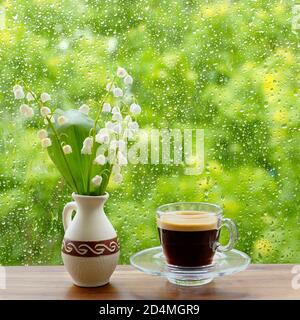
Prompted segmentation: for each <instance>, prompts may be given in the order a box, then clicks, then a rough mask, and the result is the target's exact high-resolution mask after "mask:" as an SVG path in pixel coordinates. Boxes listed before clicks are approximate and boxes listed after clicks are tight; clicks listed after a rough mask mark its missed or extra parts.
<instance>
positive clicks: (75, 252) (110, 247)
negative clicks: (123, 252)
mask: <svg viewBox="0 0 300 320" xmlns="http://www.w3.org/2000/svg"><path fill="white" fill-rule="evenodd" d="M61 250H62V252H63V253H65V254H68V255H71V256H76V257H98V256H104V255H110V254H114V253H116V252H118V251H119V250H120V245H119V243H118V238H117V237H116V238H113V239H108V240H101V241H73V240H69V239H66V238H64V240H63V243H62V249H61Z"/></svg>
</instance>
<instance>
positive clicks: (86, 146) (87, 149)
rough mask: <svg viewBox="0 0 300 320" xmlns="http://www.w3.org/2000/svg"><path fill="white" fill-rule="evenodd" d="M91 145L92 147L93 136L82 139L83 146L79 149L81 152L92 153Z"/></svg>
mask: <svg viewBox="0 0 300 320" xmlns="http://www.w3.org/2000/svg"><path fill="white" fill-rule="evenodd" d="M92 147H93V138H92V137H87V138H85V140H84V141H83V146H82V149H81V153H82V154H92Z"/></svg>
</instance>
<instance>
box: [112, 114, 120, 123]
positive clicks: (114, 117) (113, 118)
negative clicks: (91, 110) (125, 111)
mask: <svg viewBox="0 0 300 320" xmlns="http://www.w3.org/2000/svg"><path fill="white" fill-rule="evenodd" d="M112 120H113V121H122V115H121V113H119V112H116V113H114V114H113V116H112Z"/></svg>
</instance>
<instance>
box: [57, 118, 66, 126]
mask: <svg viewBox="0 0 300 320" xmlns="http://www.w3.org/2000/svg"><path fill="white" fill-rule="evenodd" d="M67 122H68V118H67V117H65V116H59V117H58V118H57V123H58V124H59V125H60V126H62V125H64V124H66V123H67Z"/></svg>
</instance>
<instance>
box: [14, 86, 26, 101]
mask: <svg viewBox="0 0 300 320" xmlns="http://www.w3.org/2000/svg"><path fill="white" fill-rule="evenodd" d="M13 93H14V96H15V99H17V100H19V99H24V98H25V94H24V90H23V88H22V87H21V86H19V85H18V84H17V85H15V86H14V87H13Z"/></svg>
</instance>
